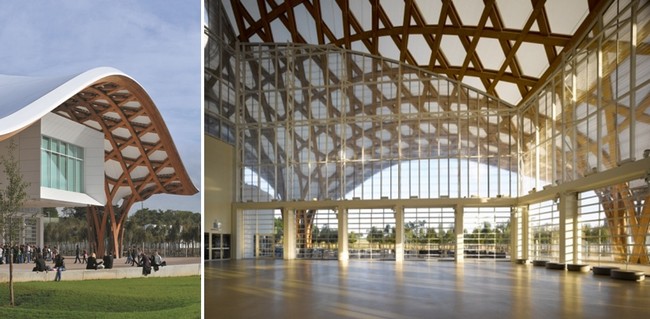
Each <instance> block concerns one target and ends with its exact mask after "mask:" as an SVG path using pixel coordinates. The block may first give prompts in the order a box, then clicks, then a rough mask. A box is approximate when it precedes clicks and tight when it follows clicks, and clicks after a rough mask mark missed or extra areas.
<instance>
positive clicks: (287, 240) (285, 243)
mask: <svg viewBox="0 0 650 319" xmlns="http://www.w3.org/2000/svg"><path fill="white" fill-rule="evenodd" d="M282 221H283V223H284V237H283V239H282V250H283V253H282V259H284V260H291V259H296V212H295V211H294V210H293V209H288V208H283V209H282Z"/></svg>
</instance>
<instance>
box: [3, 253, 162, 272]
mask: <svg viewBox="0 0 650 319" xmlns="http://www.w3.org/2000/svg"><path fill="white" fill-rule="evenodd" d="M0 249H1V250H2V251H3V252H4V251H6V250H5V249H7V248H3V247H0ZM33 252H34V255H33V256H32V255H30V257H29V259H26V260H28V261H23V260H22V259H16V262H17V263H18V262H30V263H34V268H33V269H32V270H33V271H36V272H42V271H45V272H47V271H56V276H55V278H54V280H55V281H60V280H61V272H62V271H65V257H63V256H62V255H61V254H60V253H59V251H58V249H57V248H56V247H54V248H53V249H52V250H50V249H49V248H48V249H42V250H41V249H37V250H34V251H33ZM0 254H1V253H0ZM3 256H4V255H3ZM52 256H53V257H52ZM126 256H127V259H126V263H127V264H128V263H130V264H131V265H132V266H138V267H142V274H143V275H145V276H146V275H149V274H151V270H152V269H153V270H154V271H158V270H159V269H160V267H163V266H166V265H167V263H166V261H164V260H163V258H162V256H160V254H159V253H158V251H155V252H154V253H153V254H152V255H151V256H148V255H147V254H145V253H144V252H142V251H140V250H137V249H136V248H132V249H129V250H128V253H127V254H126ZM3 258H4V257H3ZM7 258H9V257H8V256H7ZM114 259H115V256H114V255H112V254H107V255H105V256H103V257H102V258H101V259H97V255H96V254H95V253H92V254H90V256H88V255H87V253H86V250H83V251H82V250H80V249H79V246H77V248H76V250H75V261H74V263H75V264H76V263H81V264H86V269H88V270H98V269H111V268H113V260H114ZM7 261H8V259H7ZM48 262H52V263H53V265H52V266H50V265H48Z"/></svg>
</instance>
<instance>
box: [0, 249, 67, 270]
mask: <svg viewBox="0 0 650 319" xmlns="http://www.w3.org/2000/svg"><path fill="white" fill-rule="evenodd" d="M39 254H40V255H42V256H43V258H45V260H47V261H54V258H55V257H56V255H58V254H59V250H58V248H57V247H56V246H54V247H48V246H47V245H46V246H44V247H43V248H41V247H40V246H37V245H32V244H21V245H13V246H9V245H7V244H5V245H4V246H0V265H1V264H8V263H9V261H10V259H11V258H12V257H13V263H14V264H30V263H33V262H34V261H35V260H36V257H37V256H38V255H39Z"/></svg>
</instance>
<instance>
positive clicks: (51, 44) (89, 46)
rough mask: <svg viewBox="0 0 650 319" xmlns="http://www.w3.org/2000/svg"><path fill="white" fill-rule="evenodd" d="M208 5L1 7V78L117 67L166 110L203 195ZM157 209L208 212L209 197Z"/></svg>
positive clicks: (166, 199)
mask: <svg viewBox="0 0 650 319" xmlns="http://www.w3.org/2000/svg"><path fill="white" fill-rule="evenodd" d="M202 32H203V31H202V25H201V1H199V0H195V1H176V0H156V1H153V0H147V1H130V0H115V1H110V2H97V1H75V0H57V1H33V2H32V1H10V0H0V74H9V75H23V76H61V75H72V74H78V73H81V72H83V71H87V70H89V69H92V68H95V67H100V66H109V67H114V68H116V69H119V70H121V71H122V72H124V73H126V74H127V75H129V76H131V77H132V78H134V79H135V80H136V81H137V82H138V83H140V85H141V86H142V87H143V88H144V89H145V90H146V91H147V93H149V95H150V97H151V98H152V100H153V101H154V103H155V104H156V106H157V107H158V110H159V111H160V113H161V115H162V117H163V119H164V121H165V123H166V125H167V128H168V129H169V131H170V133H171V135H172V138H173V140H174V144H175V145H176V148H177V150H178V152H179V153H180V157H181V159H182V161H183V164H184V166H185V168H186V170H187V171H188V173H189V175H190V178H191V179H192V181H193V183H194V185H195V186H196V188H197V189H200V188H201V158H202V154H201V136H202V135H203V134H202V130H201V128H202V125H201V123H202V122H201V112H202V108H201V99H202V96H201V83H202V77H201V75H202V67H201V50H202V48H201V34H202ZM141 207H144V208H150V209H161V210H167V209H173V210H189V211H193V212H200V211H201V193H200V192H199V193H198V194H196V195H193V196H178V195H160V194H159V195H153V196H152V197H151V198H149V199H148V200H146V201H144V202H143V203H142V204H136V205H134V208H133V209H132V211H131V212H133V211H134V210H137V209H140V208H141Z"/></svg>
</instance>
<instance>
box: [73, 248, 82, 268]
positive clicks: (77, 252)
mask: <svg viewBox="0 0 650 319" xmlns="http://www.w3.org/2000/svg"><path fill="white" fill-rule="evenodd" d="M79 255H80V253H79V245H77V249H75V251H74V263H75V264H76V263H77V261H79V263H80V264H81V258H79V257H80V256H79Z"/></svg>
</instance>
